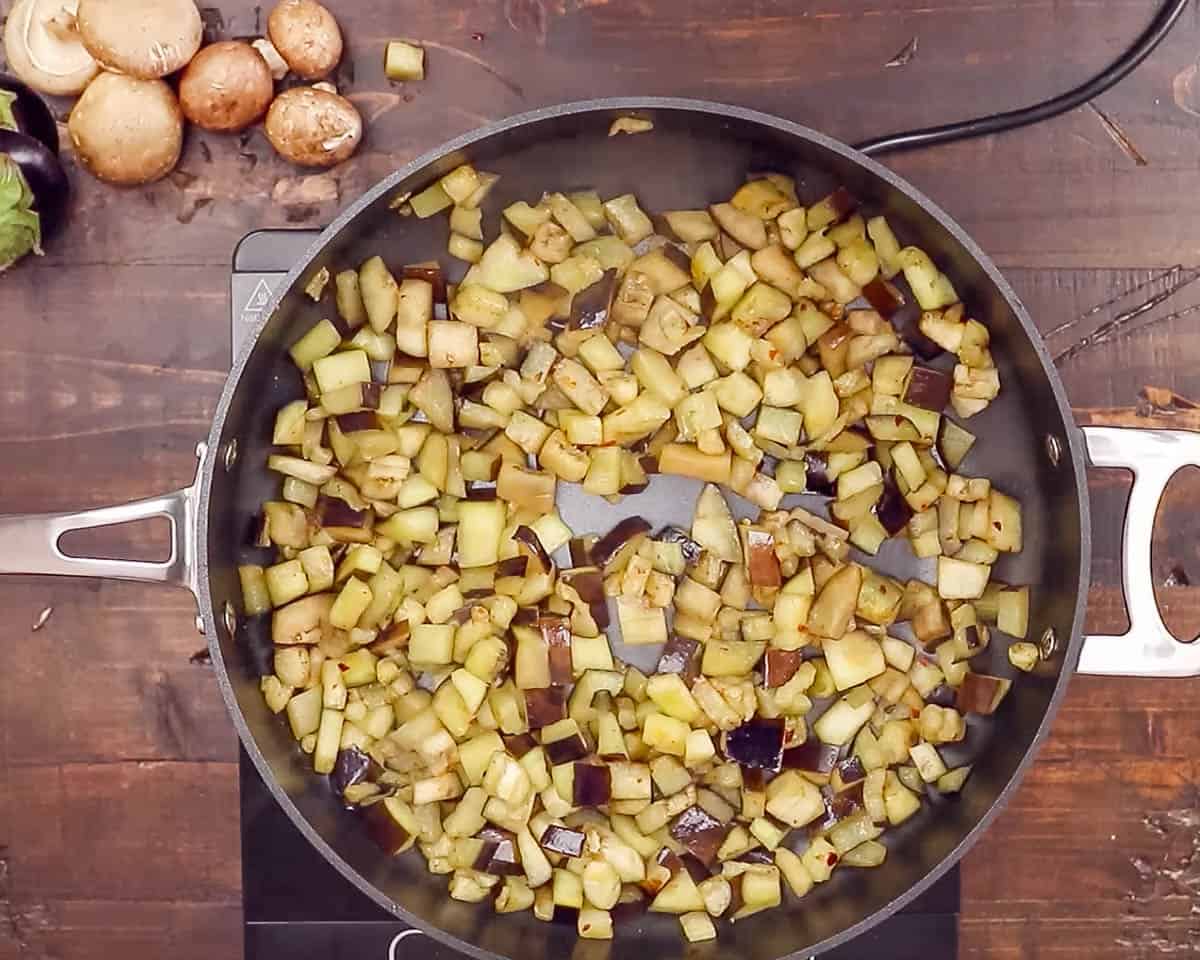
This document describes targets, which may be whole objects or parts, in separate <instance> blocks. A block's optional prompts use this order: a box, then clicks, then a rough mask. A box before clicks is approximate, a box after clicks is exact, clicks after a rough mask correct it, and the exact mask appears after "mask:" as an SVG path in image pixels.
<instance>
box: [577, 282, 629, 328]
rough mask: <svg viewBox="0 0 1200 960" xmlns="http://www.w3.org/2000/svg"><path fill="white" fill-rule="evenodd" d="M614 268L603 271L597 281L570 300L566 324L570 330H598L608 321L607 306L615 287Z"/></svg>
mask: <svg viewBox="0 0 1200 960" xmlns="http://www.w3.org/2000/svg"><path fill="white" fill-rule="evenodd" d="M616 278H617V271H616V270H606V271H604V276H603V277H601V278H600V280H599V282H597V283H593V284H592V285H591V286H590V287H587V288H585V289H584V290H581V291H579V293H577V294H575V296H574V298H573V299H572V300H571V316H570V319H569V321H568V326H569V327H570V328H571V329H572V330H598V329H601V328H602V327H603V326H604V325H605V324H606V323H608V308H609V304H610V303H611V302H612V295H613V289H614V288H615V287H616Z"/></svg>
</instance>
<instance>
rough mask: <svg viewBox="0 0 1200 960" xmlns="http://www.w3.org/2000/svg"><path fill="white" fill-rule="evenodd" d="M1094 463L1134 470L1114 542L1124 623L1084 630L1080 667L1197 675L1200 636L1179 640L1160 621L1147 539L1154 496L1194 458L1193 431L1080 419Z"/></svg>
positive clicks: (1197, 449) (1196, 461) (1199, 440)
mask: <svg viewBox="0 0 1200 960" xmlns="http://www.w3.org/2000/svg"><path fill="white" fill-rule="evenodd" d="M1082 430H1083V436H1084V441H1085V443H1086V445H1087V453H1088V459H1089V460H1091V463H1092V466H1094V467H1105V468H1108V467H1112V468H1120V469H1122V470H1128V471H1130V472H1131V473H1132V474H1133V488H1132V489H1131V490H1130V492H1129V506H1128V508H1127V510H1126V512H1125V530H1124V534H1123V537H1122V546H1121V567H1122V570H1121V585H1122V588H1123V590H1124V593H1125V605H1126V607H1127V608H1128V609H1129V630H1128V631H1127V632H1126V633H1124V634H1122V635H1121V636H1114V637H1085V638H1084V641H1083V652H1082V655H1081V656H1080V658H1079V672H1080V673H1090V674H1100V675H1105V676H1128V677H1194V676H1200V642H1194V643H1180V642H1179V641H1178V640H1176V639H1175V637H1174V636H1173V635H1172V634H1171V631H1170V630H1168V629H1167V625H1166V624H1165V623H1163V619H1162V615H1161V614H1160V613H1159V612H1158V604H1157V602H1156V601H1155V599H1154V582H1153V579H1152V577H1151V567H1150V541H1151V537H1152V536H1153V533H1154V516H1155V514H1156V513H1157V512H1158V503H1159V500H1160V499H1161V498H1162V494H1163V491H1164V490H1165V489H1166V487H1167V484H1168V483H1169V482H1170V480H1171V478H1172V477H1173V476H1175V474H1176V473H1177V472H1178V471H1179V469H1180V468H1181V467H1186V466H1189V465H1194V466H1200V434H1195V433H1189V432H1187V431H1184V430H1136V429H1130V428H1125V427H1083V428H1082Z"/></svg>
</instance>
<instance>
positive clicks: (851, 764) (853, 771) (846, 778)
mask: <svg viewBox="0 0 1200 960" xmlns="http://www.w3.org/2000/svg"><path fill="white" fill-rule="evenodd" d="M836 769H837V776H838V777H839V778H840V779H841V781H842V783H843V784H845V785H846V786H850V785H851V784H855V783H858V782H859V781H860V780H863V779H865V778H866V776H867V770H866V768H865V767H864V766H863V763H862V760H861V759H860V758H859V757H858V756H853V757H847V758H846V759H845V760H842V761H841V762H840V763H838V765H837V768H836Z"/></svg>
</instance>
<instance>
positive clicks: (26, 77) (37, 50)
mask: <svg viewBox="0 0 1200 960" xmlns="http://www.w3.org/2000/svg"><path fill="white" fill-rule="evenodd" d="M76 6H77V4H76V0H17V2H16V3H15V4H13V8H12V10H11V11H10V12H9V14H8V21H7V22H6V23H5V26H4V52H5V54H6V55H7V57H8V64H9V67H10V68H11V69H12V72H13V73H15V74H16V75H17V76H18V77H20V78H21V80H23V81H24V82H25V83H26V84H27V85H28V86H30V87H32V88H33V89H34V90H36V91H38V93H44V94H47V95H48V96H52V97H73V96H76V95H77V94H80V93H82V92H83V89H84V87H86V86H87V85H88V84H89V83H91V81H92V78H93V77H95V76H96V74H97V73H99V72H100V64H98V63H97V62H96V61H95V60H94V59H92V55H91V54H90V53H88V52H87V49H86V48H85V47H84V46H83V43H82V41H81V40H80V38H79V34H78V33H77V32H76V31H75V24H74V19H73V15H74V12H75V7H76Z"/></svg>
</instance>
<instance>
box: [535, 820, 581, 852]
mask: <svg viewBox="0 0 1200 960" xmlns="http://www.w3.org/2000/svg"><path fill="white" fill-rule="evenodd" d="M585 839H586V837H585V836H584V834H583V832H582V831H580V830H572V829H571V828H570V827H560V826H558V825H557V824H554V823H552V824H550V825H549V826H548V827H546V829H545V831H544V832H543V833H542V838H541V839H540V840H539V841H538V843H539V844H541V846H542V849H543V850H549V851H550V852H551V853H559V854H562V855H563V856H565V857H578V856H582V854H583V844H584V841H585Z"/></svg>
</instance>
